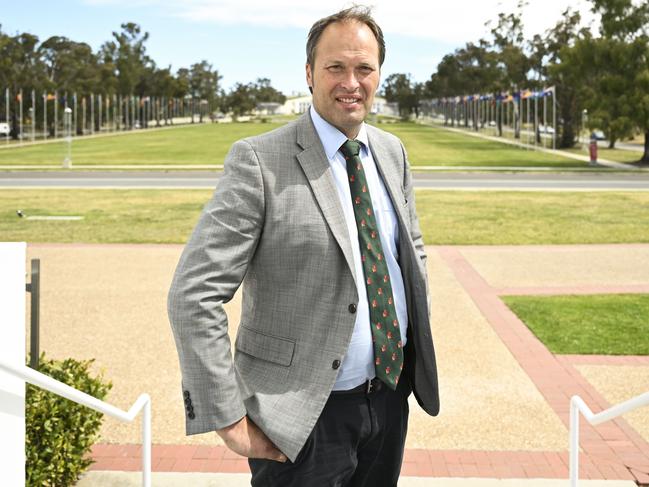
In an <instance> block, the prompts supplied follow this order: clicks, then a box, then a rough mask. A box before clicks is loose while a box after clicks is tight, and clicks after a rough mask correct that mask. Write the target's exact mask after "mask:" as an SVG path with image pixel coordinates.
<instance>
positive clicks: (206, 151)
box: [0, 123, 282, 166]
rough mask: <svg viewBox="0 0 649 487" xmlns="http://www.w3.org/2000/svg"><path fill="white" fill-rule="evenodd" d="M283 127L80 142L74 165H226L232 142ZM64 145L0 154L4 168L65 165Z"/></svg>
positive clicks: (191, 130)
mask: <svg viewBox="0 0 649 487" xmlns="http://www.w3.org/2000/svg"><path fill="white" fill-rule="evenodd" d="M281 125H282V124H280V123H232V124H202V125H196V126H191V125H184V126H181V127H173V128H169V129H164V130H151V131H147V130H142V131H137V132H134V133H126V134H121V135H114V136H105V137H96V138H93V139H84V138H79V139H75V140H74V141H73V142H72V163H73V165H74V164H82V165H86V164H88V165H97V166H101V165H106V164H109V165H113V164H134V165H146V164H223V159H224V158H225V155H226V154H227V152H228V150H229V149H230V146H231V145H232V143H233V142H234V141H236V140H239V139H241V138H243V137H247V136H250V135H256V134H260V133H263V132H267V131H268V130H271V129H273V128H277V127H279V126H281ZM65 151H66V144H65V143H64V142H63V141H61V142H57V143H52V144H39V145H33V146H27V147H22V148H10V149H0V164H9V165H11V164H33V165H35V166H38V165H50V164H62V162H63V158H64V157H65Z"/></svg>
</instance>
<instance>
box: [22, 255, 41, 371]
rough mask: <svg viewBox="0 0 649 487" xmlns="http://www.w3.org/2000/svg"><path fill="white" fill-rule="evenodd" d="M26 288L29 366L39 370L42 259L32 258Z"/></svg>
mask: <svg viewBox="0 0 649 487" xmlns="http://www.w3.org/2000/svg"><path fill="white" fill-rule="evenodd" d="M25 290H26V291H27V292H28V293H30V304H31V316H30V322H31V327H30V330H31V331H30V335H29V355H30V357H29V366H30V367H31V368H32V369H34V370H38V360H39V355H40V350H39V348H40V345H39V337H40V313H41V311H40V300H41V260H40V259H32V280H31V282H30V283H28V284H27V285H26V286H25Z"/></svg>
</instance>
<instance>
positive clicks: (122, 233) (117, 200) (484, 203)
mask: <svg viewBox="0 0 649 487" xmlns="http://www.w3.org/2000/svg"><path fill="white" fill-rule="evenodd" d="M211 193H212V191H210V190H204V189H200V190H199V189H197V190H187V189H182V190H174V189H164V190H153V189H150V190H141V189H132V190H128V189H126V190H121V189H119V190H111V189H97V190H81V189H79V190H77V189H74V190H73V189H68V190H66V189H15V190H14V189H3V190H2V191H0V241H27V242H96V243H102V242H103V243H114V242H132V243H184V242H186V241H187V238H188V237H189V234H190V232H191V230H192V228H193V227H194V225H195V223H196V221H197V219H198V216H199V214H200V211H201V209H202V207H203V205H204V204H205V203H206V202H207V201H208V200H209V198H210V196H211ZM416 196H417V213H418V215H419V219H420V223H421V228H422V232H423V235H424V241H425V243H426V244H429V245H431V244H436V245H523V244H525V245H529V244H596V243H647V242H649V212H648V211H646V208H648V207H649V193H645V192H626V193H625V192H621V193H612V192H594V193H582V192H578V193H569V192H510V191H506V192H495V191H493V192H492V191H459V192H458V191H431V190H418V191H417V193H416ZM17 210H22V211H23V213H24V214H25V215H28V216H34V215H38V216H68V215H74V216H83V217H84V219H83V220H81V221H47V220H27V219H25V218H19V217H18V216H17V215H16V211H17Z"/></svg>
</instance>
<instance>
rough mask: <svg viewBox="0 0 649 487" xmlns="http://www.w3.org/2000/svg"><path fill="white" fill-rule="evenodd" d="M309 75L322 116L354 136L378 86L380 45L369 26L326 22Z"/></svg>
mask: <svg viewBox="0 0 649 487" xmlns="http://www.w3.org/2000/svg"><path fill="white" fill-rule="evenodd" d="M306 79H307V83H308V84H309V86H311V87H312V88H313V106H314V107H315V109H316V111H317V112H318V113H319V114H320V116H321V117H322V118H324V119H325V120H326V121H327V122H329V123H330V124H331V125H333V126H334V127H336V128H337V129H338V130H340V131H341V132H342V133H344V134H345V135H346V136H347V137H348V138H350V139H353V138H355V137H356V135H358V131H359V129H360V126H361V124H362V122H363V120H365V117H366V116H367V114H368V113H369V111H370V109H371V108H372V102H373V101H374V93H376V90H377V88H378V86H379V45H378V42H377V41H376V38H375V37H374V34H373V33H372V31H371V30H370V28H369V27H368V26H367V25H365V24H363V23H360V22H356V21H349V22H335V23H333V24H330V25H329V26H327V28H326V29H325V30H324V32H323V33H322V35H321V36H320V39H319V41H318V44H317V46H316V49H315V60H314V61H313V66H311V65H309V64H307V65H306Z"/></svg>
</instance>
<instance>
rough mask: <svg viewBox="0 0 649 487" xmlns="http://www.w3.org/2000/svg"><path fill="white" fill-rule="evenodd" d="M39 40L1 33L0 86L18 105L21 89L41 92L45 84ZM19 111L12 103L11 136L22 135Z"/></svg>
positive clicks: (24, 35) (28, 36)
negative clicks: (7, 91)
mask: <svg viewBox="0 0 649 487" xmlns="http://www.w3.org/2000/svg"><path fill="white" fill-rule="evenodd" d="M37 45H38V37H36V36H34V35H32V34H27V33H23V34H17V35H15V36H13V37H12V36H8V35H6V34H3V33H2V32H0V86H3V87H6V88H9V90H10V91H11V93H12V98H13V100H15V101H16V102H19V99H18V94H19V90H21V89H22V90H23V93H24V94H25V93H28V92H29V91H31V90H40V89H42V86H43V84H44V82H45V77H44V69H43V62H42V60H41V56H40V53H39V52H38V50H37ZM18 115H19V110H18V108H17V106H16V103H10V110H9V117H10V118H11V134H10V135H11V137H12V138H13V139H18V137H19V136H20V132H19V130H20V128H19V127H20V123H19V122H18Z"/></svg>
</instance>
